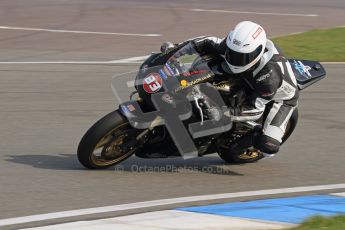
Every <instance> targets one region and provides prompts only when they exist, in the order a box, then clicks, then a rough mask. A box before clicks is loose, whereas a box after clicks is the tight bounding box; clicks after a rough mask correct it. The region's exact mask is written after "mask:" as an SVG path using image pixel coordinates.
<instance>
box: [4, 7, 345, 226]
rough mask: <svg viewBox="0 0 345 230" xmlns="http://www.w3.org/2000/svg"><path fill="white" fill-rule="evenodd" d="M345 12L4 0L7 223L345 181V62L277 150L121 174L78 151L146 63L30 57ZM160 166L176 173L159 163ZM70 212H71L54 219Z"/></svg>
mask: <svg viewBox="0 0 345 230" xmlns="http://www.w3.org/2000/svg"><path fill="white" fill-rule="evenodd" d="M144 2H145V3H144ZM249 6H250V7H249ZM196 9H203V10H204V11H201V10H196ZM219 10H224V12H219ZM344 10H345V3H344V1H343V0H332V1H322V0H314V1H312V0H302V1H301V0H299V1H297V0H290V1H284V2H283V1H275V0H265V1H261V3H259V2H258V1H255V0H246V1H221V0H217V1H212V2H211V1H206V0H200V1H192V0H189V1H175V2H174V3H173V2H172V1H167V0H164V1H158V0H150V1H139V0H130V1H124V0H123V1H108V0H97V1H96V0H70V1H62V0H61V1H58V0H56V1H44V0H25V1H24V0H3V1H1V2H0V121H1V123H0V147H1V152H0V219H5V218H12V217H20V216H27V215H33V214H43V213H49V212H56V211H66V210H72V209H82V208H91V207H100V206H107V205H115V204H124V203H131V202H139V201H148V200H156V199H163V198H172V197H181V196H192V195H202V194H214V193H229V192H237V191H249V190H259V189H270V188H282V187H295V186H304V185H324V184H337V183H345V179H344V175H345V167H344V162H345V155H344V149H345V143H344V137H345V136H344V129H345V117H344V112H345V89H344V85H345V76H344V72H345V71H344V70H345V64H336V65H335V64H325V68H326V70H327V73H328V74H327V78H325V79H324V80H322V81H321V82H319V83H317V84H315V85H313V86H312V87H310V88H308V89H307V90H305V91H303V92H302V93H301V100H300V105H299V112H300V120H299V124H298V127H297V129H296V131H295V133H294V135H293V136H292V137H291V138H290V139H289V141H288V142H287V143H286V144H285V145H284V146H283V147H282V149H281V152H280V154H279V155H278V156H277V157H274V158H270V159H265V160H263V161H261V162H259V163H255V164H247V165H227V164H225V163H224V162H223V161H222V160H221V159H220V158H219V157H218V156H216V155H213V156H212V155H211V156H207V157H203V158H197V159H191V160H183V159H165V160H142V159H138V158H135V157H133V158H130V159H129V160H127V161H126V162H124V163H122V164H121V165H120V166H119V167H117V168H116V170H115V169H114V168H111V169H109V170H103V171H88V170H85V169H84V168H83V167H82V166H81V165H80V164H79V163H78V161H77V159H76V149H77V145H78V142H79V140H80V138H81V137H82V135H83V134H84V133H85V132H86V130H87V129H88V128H89V127H90V126H91V125H92V124H93V123H94V122H95V121H96V120H97V119H99V118H100V117H102V116H103V115H105V114H107V113H108V112H110V111H112V110H114V109H116V108H117V104H116V101H115V98H114V96H113V94H112V91H111V88H110V82H111V77H112V76H113V75H115V74H121V73H125V72H129V71H134V70H136V69H137V68H138V64H126V63H125V64H113V65H109V64H93V65H88V64H29V63H25V62H36V61H37V62H46V61H86V62H87V61H110V60H118V59H123V58H130V57H135V56H142V55H147V54H149V53H150V52H151V51H157V50H158V49H159V46H160V44H161V43H162V42H163V41H166V40H171V41H174V42H179V41H183V40H184V39H187V38H190V37H195V36H198V35H204V34H211V35H215V36H219V37H223V36H225V35H226V34H227V32H228V30H230V29H231V28H232V27H233V26H234V25H235V24H236V23H237V22H238V21H241V20H254V21H257V22H259V23H261V24H262V25H263V26H264V27H265V28H266V31H267V32H268V33H269V35H270V36H277V35H281V34H289V33H293V32H300V31H305V30H309V29H313V28H319V27H330V26H341V25H344V24H345V21H344ZM30 28H31V29H30ZM33 28H36V30H34V29H33ZM37 28H39V29H41V30H37ZM48 30H53V31H48ZM56 30H67V31H76V32H73V33H72V32H71V33H70V32H57V31H56ZM78 31H79V32H78ZM80 31H92V32H99V33H94V34H90V33H89V34H87V33H81V32H80ZM101 32H102V33H103V34H102V33H101ZM106 33H108V34H106ZM109 33H112V34H109ZM117 33H118V34H117ZM150 34H151V35H152V34H155V35H157V36H151V35H150ZM158 35H161V36H158ZM7 61H9V62H24V63H22V64H5V63H4V62H7ZM124 95H125V94H124ZM128 95H129V93H128ZM158 166H166V167H165V168H167V171H166V172H158V171H152V168H157V167H158ZM163 208H164V207H160V209H163ZM139 211H142V210H134V211H131V212H139ZM125 213H128V212H121V213H115V214H114V213H113V214H112V213H106V214H102V215H93V216H87V217H83V218H79V219H85V218H98V217H106V216H115V215H123V214H125ZM65 220H69V219H63V220H58V221H57V220H54V221H55V222H59V221H65ZM54 221H53V222H54ZM40 224H42V223H33V224H31V223H30V224H27V225H22V226H20V227H24V226H34V225H40ZM13 227H15V226H13ZM16 227H18V226H16Z"/></svg>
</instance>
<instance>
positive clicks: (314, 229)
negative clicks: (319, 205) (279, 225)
mask: <svg viewBox="0 0 345 230" xmlns="http://www.w3.org/2000/svg"><path fill="white" fill-rule="evenodd" d="M344 229H345V216H343V215H342V216H333V217H321V216H316V217H312V218H310V219H308V220H306V221H305V222H303V224H301V225H300V226H298V227H295V228H291V229H289V230H344Z"/></svg>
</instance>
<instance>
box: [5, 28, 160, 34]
mask: <svg viewBox="0 0 345 230" xmlns="http://www.w3.org/2000/svg"><path fill="white" fill-rule="evenodd" d="M0 29H2V30H23V31H41V32H52V33H74V34H98V35H118V36H136V37H159V36H162V35H161V34H136V33H113V32H94V31H81V30H57V29H44V28H30V27H14V26H0Z"/></svg>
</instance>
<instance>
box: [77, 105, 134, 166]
mask: <svg viewBox="0 0 345 230" xmlns="http://www.w3.org/2000/svg"><path fill="white" fill-rule="evenodd" d="M139 132H140V131H139V130H135V129H134V128H133V127H131V125H130V124H129V122H128V121H127V119H126V118H125V117H124V116H123V115H122V114H120V113H119V112H118V111H114V112H111V113H109V114H108V115H106V116H105V117H103V118H101V119H100V120H99V121H97V122H96V123H95V124H94V125H93V126H92V127H91V128H90V129H89V130H88V131H87V132H86V134H85V135H84V136H83V138H82V139H81V141H80V143H79V146H78V153H77V155H78V160H79V162H80V163H81V164H82V165H83V166H85V167H86V168H89V169H105V168H108V167H110V166H113V165H115V164H118V163H120V162H121V161H123V160H125V159H127V158H128V157H130V156H131V155H133V154H134V153H135V152H136V150H137V146H136V145H137V141H136V137H137V135H138V134H139Z"/></svg>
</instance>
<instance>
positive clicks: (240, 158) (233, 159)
mask: <svg viewBox="0 0 345 230" xmlns="http://www.w3.org/2000/svg"><path fill="white" fill-rule="evenodd" d="M297 121H298V109H297V108H296V109H295V111H294V112H293V114H292V115H291V118H290V120H289V122H288V124H287V127H286V132H285V134H284V136H283V138H282V141H283V142H282V144H283V143H284V142H285V141H286V140H287V139H288V138H289V137H290V135H291V134H292V133H293V131H294V129H295V127H296V125H297ZM249 152H250V151H249ZM250 154H252V156H250ZM250 154H246V153H243V154H240V155H234V154H231V153H230V152H229V151H227V149H225V148H223V149H221V148H219V150H218V155H219V156H220V158H222V159H223V160H224V161H225V162H227V163H232V164H245V163H254V162H257V161H259V160H261V159H262V158H264V156H263V155H262V153H260V152H257V151H253V152H250Z"/></svg>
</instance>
